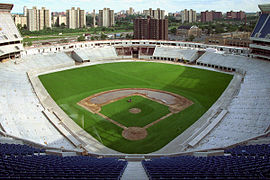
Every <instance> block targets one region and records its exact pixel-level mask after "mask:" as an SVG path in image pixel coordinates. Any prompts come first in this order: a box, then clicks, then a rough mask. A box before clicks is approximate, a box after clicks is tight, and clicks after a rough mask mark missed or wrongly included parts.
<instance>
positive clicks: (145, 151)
mask: <svg viewBox="0 0 270 180" xmlns="http://www.w3.org/2000/svg"><path fill="white" fill-rule="evenodd" d="M12 7H13V6H12V5H11V4H0V19H1V21H0V28H1V29H0V37H1V38H0V60H1V61H2V62H1V63H0V74H1V76H0V86H1V88H0V139H1V144H0V149H1V151H0V161H1V163H0V166H1V167H2V168H1V169H2V170H1V172H0V178H1V179H5V178H9V179H19V178H25V177H28V178H33V179H37V178H39V179H40V178H45V179H49V178H50V179H232V178H242V179H268V178H270V137H269V135H270V111H269V109H270V79H269V76H270V62H269V60H270V58H269V57H270V47H269V43H270V40H269V37H270V36H269V35H270V11H269V9H270V8H269V7H270V5H267V4H266V5H259V7H260V9H261V11H262V14H261V15H260V18H259V20H258V22H257V24H256V27H255V28H254V30H253V32H252V34H251V37H250V40H251V41H252V43H251V45H250V48H242V47H233V46H217V45H208V44H201V43H192V42H180V41H159V40H105V41H86V42H76V43H64V44H56V45H53V46H52V45H49V46H41V47H33V48H25V49H24V47H23V46H22V36H21V34H20V33H19V31H18V30H17V28H16V26H15V24H14V22H13V20H12V17H11V14H10V11H11V9H12Z"/></svg>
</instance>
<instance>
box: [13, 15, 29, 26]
mask: <svg viewBox="0 0 270 180" xmlns="http://www.w3.org/2000/svg"><path fill="white" fill-rule="evenodd" d="M13 18H14V22H15V25H16V26H18V24H20V25H21V26H22V27H24V26H27V17H26V16H21V15H18V14H16V15H13Z"/></svg>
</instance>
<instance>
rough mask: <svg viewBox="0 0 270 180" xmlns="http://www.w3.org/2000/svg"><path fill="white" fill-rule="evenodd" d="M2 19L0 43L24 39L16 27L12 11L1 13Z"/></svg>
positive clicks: (0, 22) (0, 23) (0, 17)
mask: <svg viewBox="0 0 270 180" xmlns="http://www.w3.org/2000/svg"><path fill="white" fill-rule="evenodd" d="M0 19H1V21H0V27H1V28H2V33H1V35H0V43H2V42H6V41H18V40H22V37H21V35H20V33H19V31H18V29H17V28H16V26H15V24H14V21H13V19H12V17H11V14H10V13H0Z"/></svg>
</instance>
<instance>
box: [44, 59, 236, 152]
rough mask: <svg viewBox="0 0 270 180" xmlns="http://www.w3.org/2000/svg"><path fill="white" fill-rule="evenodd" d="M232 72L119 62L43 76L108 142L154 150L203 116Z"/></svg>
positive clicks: (59, 99)
mask: <svg viewBox="0 0 270 180" xmlns="http://www.w3.org/2000/svg"><path fill="white" fill-rule="evenodd" d="M232 77H233V76H232V75H229V74H224V73H219V72H213V71H208V70H203V69H197V68H191V67H185V66H180V65H173V64H164V63H152V62H119V63H107V64H99V65H92V66H87V67H81V68H76V69H70V70H65V71H61V72H55V73H51V74H45V75H41V76H39V78H40V80H41V82H42V83H43V85H44V87H45V88H46V89H47V91H48V92H49V94H50V95H51V97H52V98H53V99H54V100H55V102H56V103H57V104H58V105H59V106H60V107H61V108H62V109H63V110H64V111H65V112H66V113H67V114H68V115H69V116H70V117H71V118H72V119H73V120H74V121H75V122H76V123H77V124H78V125H79V126H81V127H82V128H83V129H84V130H85V131H87V132H88V133H89V134H91V135H92V136H93V137H94V138H96V139H97V140H98V141H100V142H101V143H103V144H104V145H105V146H107V147H109V148H112V149H114V150H116V151H119V152H124V153H150V152H154V151H156V150H158V149H160V148H162V147H163V146H165V145H166V144H168V143H169V142H170V141H171V140H173V139H174V138H175V137H177V136H178V135H180V134H181V133H182V132H183V131H184V130H185V129H187V128H188V127H189V126H191V125H192V124H193V123H194V122H196V120H198V119H199V118H200V117H201V116H202V115H203V114H204V113H205V112H206V111H207V110H208V109H209V108H210V107H211V105H212V104H213V103H214V102H215V101H216V100H217V99H218V98H219V96H220V95H221V94H222V92H223V91H224V90H225V89H226V87H227V86H228V84H229V83H230V81H231V79H232Z"/></svg>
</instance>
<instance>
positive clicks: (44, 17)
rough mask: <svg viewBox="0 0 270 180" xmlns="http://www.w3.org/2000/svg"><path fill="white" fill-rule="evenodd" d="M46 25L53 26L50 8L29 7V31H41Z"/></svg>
mask: <svg viewBox="0 0 270 180" xmlns="http://www.w3.org/2000/svg"><path fill="white" fill-rule="evenodd" d="M45 27H49V28H50V27H52V25H51V13H50V10H48V9H45V7H42V8H41V9H37V7H33V8H32V9H27V28H28V30H29V31H39V30H42V29H44V28H45Z"/></svg>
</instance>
